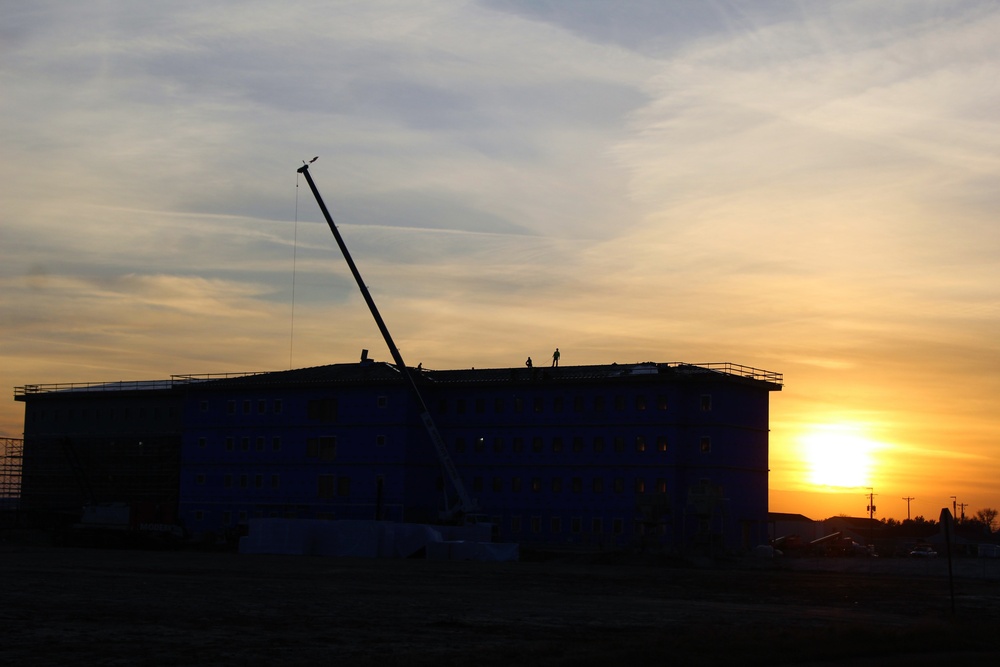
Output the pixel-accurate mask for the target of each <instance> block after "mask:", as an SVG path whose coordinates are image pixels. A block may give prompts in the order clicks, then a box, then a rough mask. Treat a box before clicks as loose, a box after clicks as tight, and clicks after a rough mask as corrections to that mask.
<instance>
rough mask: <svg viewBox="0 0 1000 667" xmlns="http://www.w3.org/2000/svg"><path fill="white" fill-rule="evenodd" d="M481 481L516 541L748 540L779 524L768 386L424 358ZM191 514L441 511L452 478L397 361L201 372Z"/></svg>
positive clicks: (738, 375) (192, 386)
mask: <svg viewBox="0 0 1000 667" xmlns="http://www.w3.org/2000/svg"><path fill="white" fill-rule="evenodd" d="M417 384H418V386H419V387H420V390H421V393H422V394H423V397H424V399H425V402H426V404H427V405H428V407H429V409H430V412H431V414H432V415H433V417H434V420H435V422H436V423H437V426H438V429H439V430H440V432H441V434H442V436H443V437H444V440H445V444H446V446H447V448H448V450H449V452H450V455H451V458H452V460H453V461H454V464H455V467H456V469H457V470H458V473H459V476H460V477H461V480H462V483H463V484H464V485H465V487H466V490H467V491H468V494H469V495H470V496H472V497H473V498H474V499H475V500H476V501H477V502H478V505H479V508H480V510H481V511H482V513H483V514H485V515H486V516H488V517H490V518H491V520H492V521H493V523H494V524H495V526H496V533H497V536H498V538H499V539H500V540H503V541H515V542H521V543H525V544H557V545H575V546H591V547H602V548H604V547H607V548H611V547H621V546H627V545H640V546H641V545H650V546H653V545H655V546H657V547H666V548H677V549H683V548H687V547H691V546H696V547H697V546H700V547H704V548H708V549H712V548H715V547H720V548H726V549H736V550H738V549H749V548H751V547H753V546H754V545H756V544H759V543H761V542H763V541H765V540H766V539H767V488H768V487H767V478H768V475H767V465H768V399H769V393H770V392H771V391H775V390H779V389H780V388H781V377H780V375H778V374H775V373H769V372H766V371H760V370H757V369H751V368H748V367H743V366H736V365H733V364H706V365H689V364H656V363H647V364H637V365H617V364H611V365H599V366H571V367H558V368H545V369H537V368H536V369H531V368H525V369H520V368H518V369H484V370H472V369H470V370H448V371H419V372H417ZM183 422H184V429H183V444H182V451H181V455H180V459H181V473H180V490H179V498H180V501H179V511H180V516H181V519H182V521H183V523H184V525H185V527H186V528H187V529H188V530H189V531H191V532H193V533H196V534H199V533H203V534H218V533H226V532H229V531H234V530H238V527H239V526H240V525H241V524H244V523H245V522H246V521H247V520H248V519H250V518H256V517H289V518H328V519H383V520H391V521H411V522H433V521H435V520H436V519H437V518H438V516H439V514H440V512H441V510H442V509H443V508H444V507H445V505H446V503H447V502H448V501H447V497H448V495H449V494H453V493H454V489H453V488H452V483H451V480H450V479H448V478H447V475H445V474H444V469H443V467H442V465H441V463H440V462H439V461H438V458H437V456H436V454H435V450H434V447H433V446H432V443H431V440H430V438H429V437H428V435H427V433H426V431H425V430H424V428H423V426H422V424H421V421H420V419H419V410H418V403H417V401H416V399H415V397H414V396H413V395H412V393H411V392H410V391H409V388H408V386H407V384H406V383H405V381H404V380H403V378H402V377H401V376H400V374H399V373H398V372H397V370H396V369H395V368H394V367H393V366H392V365H390V364H384V363H378V362H373V361H370V360H363V361H362V362H360V363H356V364H336V365H331V366H322V367H316V368H309V369H298V370H291V371H281V372H276V373H264V374H257V375H248V376H242V377H234V378H226V379H220V380H214V381H210V382H192V383H189V384H188V385H186V387H185V400H184V408H183Z"/></svg>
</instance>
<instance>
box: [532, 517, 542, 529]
mask: <svg viewBox="0 0 1000 667" xmlns="http://www.w3.org/2000/svg"><path fill="white" fill-rule="evenodd" d="M531 532H533V533H540V532H542V517H540V516H533V517H531Z"/></svg>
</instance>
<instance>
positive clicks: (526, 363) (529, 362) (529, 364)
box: [524, 357, 531, 368]
mask: <svg viewBox="0 0 1000 667" xmlns="http://www.w3.org/2000/svg"><path fill="white" fill-rule="evenodd" d="M524 365H525V366H527V367H528V368H531V357H528V360H527V361H525V362H524Z"/></svg>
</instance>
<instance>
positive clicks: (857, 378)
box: [0, 0, 1000, 514]
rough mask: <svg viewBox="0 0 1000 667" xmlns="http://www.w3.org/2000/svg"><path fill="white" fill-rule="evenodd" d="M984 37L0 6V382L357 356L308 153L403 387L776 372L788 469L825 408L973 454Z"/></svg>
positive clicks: (508, 2) (991, 368) (986, 187)
mask: <svg viewBox="0 0 1000 667" xmlns="http://www.w3.org/2000/svg"><path fill="white" fill-rule="evenodd" d="M998 29H1000V12H997V11H996V9H995V8H994V7H993V6H992V5H991V4H990V3H983V2H963V1H958V2H948V3H924V4H920V3H905V4H901V5H884V4H873V3H868V2H849V3H838V4H836V5H830V6H818V5H817V6H813V5H810V4H808V3H795V4H789V3H785V2H765V3H753V4H752V5H749V4H744V3H736V2H721V1H719V2H711V3H703V4H699V5H698V6H697V7H694V6H685V7H684V8H683V9H679V8H677V7H674V6H671V5H669V4H664V3H659V2H633V3H628V4H627V6H626V5H622V4H621V3H612V2H597V1H594V2H581V3H537V2H530V3H528V2H518V1H514V0H491V1H489V2H461V3H448V4H441V3H416V4H414V3H410V2H371V3H369V2H357V3H335V4H333V5H330V4H329V3H318V2H302V3H295V4H294V5H287V6H282V7H281V8H275V7H273V6H272V5H271V4H270V3H263V2H246V3H240V4H239V5H236V4H235V3H230V2H218V3H209V4H205V3H174V4H172V5H171V6H170V7H159V6H154V5H143V4H136V3H125V2H108V3H103V4H100V5H85V4H77V5H72V6H70V5H66V4H65V3H51V2H48V3H47V2H36V3H31V4H30V5H23V6H18V7H17V8H16V9H10V10H9V11H8V12H7V13H6V14H5V21H4V23H3V25H2V26H0V34H2V35H3V37H2V39H0V49H2V56H3V57H2V58H0V85H2V86H3V89H4V95H3V97H2V98H0V130H2V131H3V134H4V137H5V150H4V154H3V156H2V158H0V197H2V199H3V202H4V206H3V208H2V209H0V235H2V239H0V240H2V243H0V260H2V261H0V282H2V286H3V289H4V296H5V298H4V300H3V302H0V318H2V319H0V322H2V323H3V326H4V346H3V349H2V350H0V355H2V358H0V369H2V371H0V372H2V375H0V380H5V381H7V382H8V384H22V383H24V382H46V381H77V380H79V381H92V380H101V379H105V378H104V377H103V376H104V374H105V373H107V374H108V375H109V376H110V377H109V378H107V379H118V376H126V375H128V376H130V377H151V376H162V375H164V374H169V373H170V372H175V371H176V372H182V373H184V372H191V373H196V372H216V371H220V370H221V371H225V370H264V369H266V368H269V367H279V368H280V367H284V366H286V365H289V364H290V363H294V364H297V365H299V364H301V365H308V364H312V363H329V362H331V361H342V360H347V359H354V358H356V355H357V353H358V351H359V349H360V348H361V347H369V348H371V349H372V351H373V354H374V355H375V356H379V355H378V352H377V349H378V347H379V345H380V343H379V337H378V333H377V331H376V330H375V328H374V325H372V323H371V322H370V321H369V320H370V318H369V315H368V313H367V312H366V309H365V308H364V304H363V303H362V302H361V301H360V297H359V296H358V295H357V293H356V292H357V290H356V287H355V286H354V284H353V279H352V277H351V276H350V275H349V273H348V272H347V270H346V267H345V266H344V263H343V259H342V258H341V257H340V255H339V251H338V250H337V248H336V246H335V244H334V243H333V239H332V238H331V237H330V234H329V231H328V230H327V228H326V225H325V223H324V222H323V221H322V219H321V217H320V215H319V212H318V209H317V207H316V206H315V202H313V201H312V197H311V195H310V193H309V191H308V189H307V188H306V187H305V184H304V183H303V182H302V180H301V178H299V177H297V175H296V174H295V169H296V168H297V167H298V166H299V165H301V161H302V160H303V159H308V158H310V157H312V156H313V155H320V156H321V157H320V160H319V161H318V162H317V163H316V164H315V165H314V166H313V167H312V169H311V173H312V174H313V176H314V177H315V179H316V181H317V184H318V186H319V188H320V190H321V192H322V193H323V196H324V198H325V199H326V202H327V204H328V206H329V207H330V208H331V210H332V212H333V215H334V218H335V220H336V221H337V224H338V225H339V226H340V227H341V231H342V232H343V233H344V236H345V238H346V239H347V242H348V245H349V247H350V248H351V251H352V253H353V254H354V255H355V259H356V261H357V262H358V264H359V266H360V268H361V271H362V274H363V275H364V278H365V280H366V282H367V283H368V284H369V285H370V286H371V288H372V290H373V293H374V294H375V297H376V300H377V302H378V303H379V306H380V308H381V309H382V310H383V315H384V316H385V317H386V319H387V321H388V322H389V324H390V328H391V329H392V330H393V333H394V337H395V338H396V339H397V343H399V344H400V346H401V347H402V348H403V349H404V353H405V354H406V357H407V359H414V357H415V359H414V361H422V362H423V363H424V364H425V366H427V367H439V368H442V367H456V366H457V367H461V366H473V365H474V366H477V367H481V366H487V365H504V364H515V365H520V364H521V363H522V362H523V357H524V356H526V355H527V354H532V355H533V356H536V357H540V358H545V357H547V355H548V354H550V352H551V348H554V347H555V346H556V345H559V346H560V348H561V350H562V351H563V353H564V357H563V359H564V361H565V362H566V363H599V362H609V361H620V362H626V361H638V360H648V359H659V360H667V361H676V360H687V361H692V360H693V361H705V360H710V361H726V360H731V361H737V362H741V363H748V364H751V365H754V366H759V367H765V368H773V369H774V370H778V371H784V372H785V374H786V380H787V383H788V386H787V388H786V390H785V391H783V392H781V393H780V394H777V395H774V396H773V401H772V403H773V406H774V407H773V413H772V414H773V416H774V429H773V432H772V452H773V453H774V457H775V460H776V461H777V462H780V463H781V465H780V466H777V467H781V468H785V467H789V468H791V469H794V465H792V464H790V463H789V462H788V456H789V453H788V452H789V451H790V449H791V448H790V444H789V443H790V442H791V440H792V439H793V438H794V429H795V428H797V427H799V426H800V425H802V424H806V423H809V422H810V421H813V420H814V419H817V418H819V417H822V416H823V415H824V414H826V413H827V412H829V411H830V410H834V411H839V414H844V415H851V416H853V417H858V416H859V415H860V416H864V417H865V418H866V419H868V420H869V421H872V422H873V423H874V422H878V423H880V424H885V425H888V426H887V427H891V428H892V429H894V432H896V433H898V434H899V436H898V437H899V442H908V443H913V445H914V446H918V447H921V448H924V449H926V450H928V451H929V450H933V449H936V448H938V447H937V446H932V445H931V444H928V439H930V438H932V439H934V440H936V441H959V440H960V441H961V442H963V443H970V444H968V446H967V449H963V450H961V451H963V452H967V453H968V454H969V455H970V456H979V455H981V453H982V452H984V451H988V449H989V447H991V446H995V443H991V442H990V438H991V437H992V436H991V434H992V433H995V432H996V426H997V425H996V423H995V418H994V417H993V416H992V415H993V410H992V407H991V406H990V405H989V400H990V399H989V397H991V396H995V395H996V391H997V389H998V387H997V386H996V381H995V380H993V379H992V378H994V377H1000V374H998V371H1000V369H998V368H997V367H996V359H998V358H1000V357H998V356H997V354H996V352H997V343H996V342H995V338H996V337H995V328H996V326H995V325H996V322H997V320H998V316H1000V294H998V291H997V288H996V285H998V284H1000V280H998V276H997V270H996V266H995V264H996V262H995V257H996V256H997V252H998V251H1000V247H998V244H1000V234H997V233H996V231H995V221H994V219H993V218H994V217H995V215H994V212H995V211H996V209H997V205H998V203H1000V202H998V199H997V198H998V194H997V191H996V188H995V183H996V179H997V176H998V172H1000V163H998V160H997V158H996V156H997V148H998V146H997V141H998V140H997V139H996V137H997V136H1000V133H998V132H997V131H996V129H997V127H996V125H997V119H996V114H995V111H994V110H995V109H996V108H997V102H998V100H997V99H996V98H997V88H996V86H995V85H994V84H993V82H994V81H995V80H996V79H997V76H998V75H1000V72H998V69H1000V59H998V58H997V56H996V53H995V48H993V46H994V43H995V38H994V35H995V34H996V33H997V30H998ZM297 185H298V187H297ZM293 262H294V265H293ZM293 270H294V295H295V304H294V321H292V310H293V309H292V305H293V304H292V288H293ZM293 333H294V340H291V339H292V337H293ZM411 355H412V356H411ZM248 365H251V366H253V368H248ZM125 379H128V378H125ZM3 410H4V411H3V412H0V426H4V427H5V428H6V430H7V431H8V432H17V431H18V430H19V428H20V425H19V414H18V410H19V405H8V406H7V407H6V408H4V409H3ZM928 434H929V435H928ZM964 446H965V445H963V447H964ZM786 463H789V465H788V466H786ZM996 472H997V471H996V470H993V469H992V468H990V466H989V465H984V466H983V474H994V473H996ZM782 474H784V473H782ZM789 475H792V473H789ZM793 482H794V479H793V478H792V476H785V477H782V475H777V476H776V477H775V483H776V485H777V486H778V488H779V489H780V488H785V486H789V485H792V484H793ZM905 494H907V495H910V494H912V491H906V492H905ZM993 504H994V505H995V504H996V502H994V503H993ZM836 513H837V512H831V514H836Z"/></svg>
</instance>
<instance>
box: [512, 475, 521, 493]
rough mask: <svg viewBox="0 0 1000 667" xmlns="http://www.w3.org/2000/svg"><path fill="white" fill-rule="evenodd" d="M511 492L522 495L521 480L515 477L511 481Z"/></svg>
mask: <svg viewBox="0 0 1000 667" xmlns="http://www.w3.org/2000/svg"><path fill="white" fill-rule="evenodd" d="M510 490H511V491H513V492H514V493H520V491H521V478H520V477H513V478H511V480H510Z"/></svg>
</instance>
